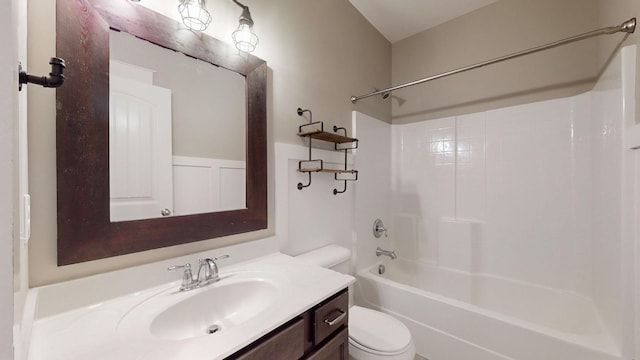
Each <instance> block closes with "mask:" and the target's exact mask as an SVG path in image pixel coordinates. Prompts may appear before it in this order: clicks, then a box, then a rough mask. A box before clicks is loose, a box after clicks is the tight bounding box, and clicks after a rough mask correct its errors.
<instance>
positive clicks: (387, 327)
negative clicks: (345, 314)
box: [349, 306, 411, 353]
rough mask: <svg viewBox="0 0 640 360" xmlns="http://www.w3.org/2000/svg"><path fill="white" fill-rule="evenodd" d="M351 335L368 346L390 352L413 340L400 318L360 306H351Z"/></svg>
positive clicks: (400, 348) (353, 338)
mask: <svg viewBox="0 0 640 360" xmlns="http://www.w3.org/2000/svg"><path fill="white" fill-rule="evenodd" d="M349 337H350V338H351V339H352V340H354V341H356V342H357V343H359V344H361V345H363V346H365V347H366V348H369V349H372V350H375V351H380V352H389V353H390V352H398V351H400V350H402V349H404V348H405V347H407V345H409V343H410V342H411V333H410V332H409V329H407V327H406V326H405V325H404V324H403V323H401V322H400V320H398V319H396V318H393V317H391V316H390V315H387V314H385V313H382V312H380V311H375V310H371V309H367V308H363V307H360V306H352V307H351V308H349Z"/></svg>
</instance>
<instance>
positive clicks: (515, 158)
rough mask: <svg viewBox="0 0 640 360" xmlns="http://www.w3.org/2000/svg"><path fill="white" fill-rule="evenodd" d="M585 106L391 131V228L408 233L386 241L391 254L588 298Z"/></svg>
mask: <svg viewBox="0 0 640 360" xmlns="http://www.w3.org/2000/svg"><path fill="white" fill-rule="evenodd" d="M585 102H586V101H585V99H584V97H576V98H566V99H559V100H551V101H545V102H540V103H534V104H528V105H523V106H517V107H511V108H505V109H499V110H492V111H487V112H482V113H477V114H471V115H464V116H458V117H449V118H444V119H437V120H432V121H425V122H419V123H413V124H408V125H398V126H394V127H393V131H392V132H393V134H392V142H393V147H392V149H393V150H392V152H393V155H392V159H393V160H392V162H393V167H394V170H395V171H393V173H392V189H393V190H392V192H393V199H394V200H393V213H394V214H395V217H394V222H395V223H396V224H394V225H395V226H394V228H401V229H405V230H408V233H406V234H403V236H401V237H394V239H395V240H396V241H398V244H397V245H396V248H397V251H398V252H399V253H400V254H401V255H402V256H404V257H408V258H412V259H414V260H418V261H425V262H431V263H440V264H441V265H443V266H446V267H451V268H456V269H459V270H464V271H472V272H481V273H491V274H495V275H498V276H504V277H509V278H515V279H519V280H523V281H528V282H533V283H537V284H541V285H545V286H551V287H556V288H563V289H571V290H576V291H579V292H581V293H585V294H588V293H590V291H591V289H590V285H589V279H588V273H589V269H590V268H591V263H590V258H591V241H590V239H589V226H590V225H589V224H590V223H591V211H590V201H591V200H590V194H591V186H592V184H591V176H590V161H589V156H590V151H591V149H590V143H589V138H590V126H589V119H588V116H586V114H584V112H583V111H582V107H581V106H583V105H584V103H585ZM407 224H408V225H409V226H406V225H407ZM576 249H580V251H576ZM585 277H587V278H585Z"/></svg>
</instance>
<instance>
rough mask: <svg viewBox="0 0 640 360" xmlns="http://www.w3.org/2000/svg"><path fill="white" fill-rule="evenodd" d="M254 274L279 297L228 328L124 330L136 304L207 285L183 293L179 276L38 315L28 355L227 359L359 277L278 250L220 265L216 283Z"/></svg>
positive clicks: (36, 358)
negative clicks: (188, 334)
mask: <svg viewBox="0 0 640 360" xmlns="http://www.w3.org/2000/svg"><path fill="white" fill-rule="evenodd" d="M251 273H256V274H263V275H265V274H266V276H267V277H268V278H269V281H272V282H275V283H277V288H278V291H277V300H276V301H275V302H274V303H273V304H271V305H269V306H268V307H267V308H266V309H265V310H264V311H261V312H260V313H259V314H258V315H256V316H254V317H252V318H250V319H248V320H246V321H244V322H242V323H240V324H238V325H236V326H234V327H232V328H230V329H223V330H222V331H220V332H217V333H215V334H211V335H204V334H203V335H202V336H197V337H193V338H189V339H185V340H163V339H159V338H157V337H155V336H153V335H151V333H150V332H149V331H146V330H145V329H143V330H142V331H141V330H140V329H138V330H135V331H132V330H130V329H128V330H124V329H123V328H125V326H124V325H123V321H122V319H123V318H125V317H126V315H130V313H132V310H133V309H136V308H137V309H140V307H143V306H147V305H146V303H145V302H146V301H147V300H149V299H150V298H154V297H157V296H164V297H169V296H177V297H180V296H181V297H189V296H192V294H197V292H199V291H206V289H207V288H206V287H205V288H201V289H197V290H192V291H189V292H182V293H179V292H177V289H178V288H179V286H180V282H179V281H175V282H172V283H168V284H164V285H160V286H156V287H153V288H149V289H144V290H141V291H138V292H135V293H131V294H128V295H124V296H120V297H117V298H114V299H111V300H108V301H104V302H102V303H96V304H92V305H89V306H84V307H82V308H78V309H73V310H70V311H65V312H62V313H59V314H55V315H52V316H48V317H44V318H40V319H38V320H36V321H35V322H34V324H33V330H32V331H33V332H32V338H31V349H30V355H29V359H30V360H87V359H92V360H128V359H132V360H133V359H135V360H147V359H148V360H151V359H153V360H158V359H162V360H172V359H175V360H185V359H199V360H200V359H211V360H214V359H223V358H225V357H226V356H229V355H231V354H233V353H234V352H236V351H237V350H239V349H241V348H243V347H245V346H246V345H248V344H250V343H251V342H253V341H255V340H257V339H259V338H260V337H262V336H263V335H265V334H267V333H269V332H270V331H271V330H273V329H275V328H277V327H278V326H280V325H282V324H284V323H286V322H287V321H289V320H290V319H292V318H293V317H295V316H297V315H299V314H301V313H303V312H304V311H306V310H308V309H310V308H311V307H313V306H314V305H315V304H317V303H319V302H321V301H322V300H324V299H325V298H327V297H329V296H331V295H333V294H334V293H336V292H338V291H339V290H341V289H344V288H346V287H347V286H349V285H350V284H351V283H353V282H354V281H355V280H354V278H353V277H351V276H349V275H344V274H340V273H337V272H334V271H331V270H328V269H324V268H320V267H317V266H314V265H309V264H306V263H304V262H302V261H298V260H296V259H295V258H293V257H290V256H287V255H284V254H281V253H275V254H271V255H267V256H264V257H261V258H257V259H254V260H250V261H246V262H243V263H240V264H236V265H231V266H227V267H222V268H221V269H220V276H221V280H220V282H218V283H216V284H224V281H225V279H232V277H233V276H234V274H251ZM237 276H240V275H237ZM228 281H231V280H228ZM216 284H213V285H210V286H216ZM69 296H70V297H73V296H74V294H69ZM145 310H146V309H145ZM142 328H144V326H142ZM147 330H148V329H147Z"/></svg>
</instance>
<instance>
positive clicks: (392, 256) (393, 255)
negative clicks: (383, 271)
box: [376, 246, 398, 260]
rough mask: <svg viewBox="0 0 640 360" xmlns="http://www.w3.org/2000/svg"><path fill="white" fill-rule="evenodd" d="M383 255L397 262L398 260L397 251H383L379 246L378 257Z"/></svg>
mask: <svg viewBox="0 0 640 360" xmlns="http://www.w3.org/2000/svg"><path fill="white" fill-rule="evenodd" d="M381 255H384V256H388V257H390V258H391V259H392V260H395V259H397V258H398V256H397V255H396V252H395V251H388V250H382V248H381V247H380V246H378V248H377V249H376V256H381Z"/></svg>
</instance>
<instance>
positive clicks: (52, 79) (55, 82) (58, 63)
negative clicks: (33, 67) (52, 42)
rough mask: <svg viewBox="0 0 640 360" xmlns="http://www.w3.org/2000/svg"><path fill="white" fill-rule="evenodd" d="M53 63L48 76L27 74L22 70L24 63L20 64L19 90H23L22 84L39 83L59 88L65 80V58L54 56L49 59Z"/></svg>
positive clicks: (47, 86)
mask: <svg viewBox="0 0 640 360" xmlns="http://www.w3.org/2000/svg"><path fill="white" fill-rule="evenodd" d="M49 64H50V65H51V72H50V73H49V77H46V76H34V75H29V74H27V72H26V71H23V70H22V65H18V74H19V76H18V78H19V80H18V82H19V84H18V91H22V84H28V83H32V84H38V85H41V86H44V87H46V88H57V87H59V86H60V85H62V83H63V82H64V74H63V72H64V69H65V68H66V67H67V65H66V64H65V62H64V60H63V59H61V58H56V57H53V58H51V60H49Z"/></svg>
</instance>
